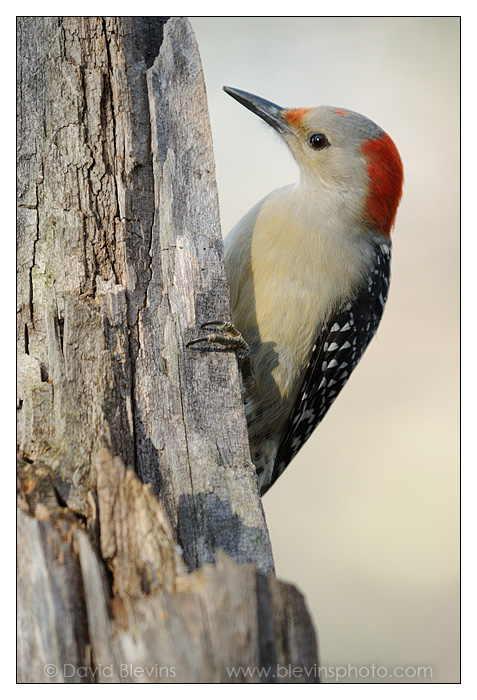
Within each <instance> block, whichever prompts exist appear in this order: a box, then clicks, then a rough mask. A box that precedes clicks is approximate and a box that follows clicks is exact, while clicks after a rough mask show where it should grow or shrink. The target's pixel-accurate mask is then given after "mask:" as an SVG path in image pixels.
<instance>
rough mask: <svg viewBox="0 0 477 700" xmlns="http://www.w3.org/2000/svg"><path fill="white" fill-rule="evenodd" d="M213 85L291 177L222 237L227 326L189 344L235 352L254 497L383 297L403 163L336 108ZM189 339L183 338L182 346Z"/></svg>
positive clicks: (371, 325)
mask: <svg viewBox="0 0 477 700" xmlns="http://www.w3.org/2000/svg"><path fill="white" fill-rule="evenodd" d="M224 90H225V91H226V92H227V93H228V94H229V95H230V96H231V97H233V98H234V99H236V100H237V101H238V102H240V103H241V104H242V105H244V106H245V107H247V109H249V110H251V111H252V112H254V113H255V114H257V115H258V116H259V117H261V118H262V119H263V120H264V121H265V122H266V123H267V124H269V125H270V126H271V127H273V129H275V130H276V131H277V132H278V134H280V136H281V137H282V138H283V140H284V141H285V143H286V144H287V146H288V147H289V149H290V151H291V153H292V155H293V156H294V158H295V160H296V162H297V164H298V166H299V173H300V176H299V181H298V182H297V183H296V184H293V185H288V186H285V187H281V188H280V189H277V190H275V191H273V192H271V193H270V194H269V195H267V196H266V197H264V198H263V199H262V200H261V201H259V202H258V204H256V205H255V206H254V207H253V208H252V209H251V210H250V211H249V212H248V213H247V214H245V216H244V217H243V218H242V219H241V220H240V221H239V222H238V224H237V225H236V226H235V227H234V228H233V229H232V231H231V232H230V233H229V235H228V236H227V238H226V239H225V262H226V268H227V275H228V279H229V284H230V291H231V304H232V323H220V322H218V321H215V322H209V323H205V324H204V327H205V326H210V325H217V329H216V330H217V332H214V333H211V334H210V335H208V336H206V337H204V338H199V339H197V340H196V341H192V342H199V341H201V340H206V341H208V342H219V343H222V344H225V345H230V346H234V347H236V348H238V349H239V352H240V353H242V356H243V354H244V352H245V353H246V357H247V360H248V365H247V363H242V366H245V365H247V367H248V370H244V371H243V375H244V381H243V386H244V401H245V413H246V418H247V424H248V431H249V439H250V449H251V456H252V461H253V462H254V464H255V467H256V470H257V475H258V484H259V489H260V492H261V494H262V495H263V494H264V493H265V492H266V491H267V490H268V489H269V488H270V486H271V485H272V484H273V483H274V482H275V481H276V480H277V478H278V477H279V476H280V474H282V472H283V471H284V469H285V468H286V467H287V465H288V464H289V463H290V461H291V460H292V459H293V457H294V456H295V455H296V453H297V452H298V450H299V449H300V448H301V447H302V446H303V444H304V443H305V442H306V440H307V439H308V438H309V437H310V435H311V434H312V432H313V431H314V429H315V428H316V427H317V426H318V424H319V423H320V422H321V421H322V419H323V417H324V416H325V414H326V412H327V411H328V409H329V408H330V406H331V404H332V403H333V401H334V400H335V399H336V397H337V395H338V394H339V392H340V391H341V389H342V388H343V386H344V385H345V383H346V382H347V380H348V379H349V377H350V374H351V373H352V371H353V369H354V368H355V367H356V365H357V364H358V362H359V360H360V358H361V356H362V355H363V353H364V351H365V349H366V347H367V346H368V344H369V342H370V341H371V339H372V338H373V336H374V334H375V333H376V330H377V327H378V324H379V322H380V320H381V316H382V313H383V310H384V306H385V303H386V299H387V295H388V289H389V281H390V262H391V239H390V234H391V229H392V227H393V225H394V220H395V216H396V211H397V208H398V204H399V201H400V199H401V194H402V184H403V167H402V162H401V158H400V156H399V153H398V150H397V148H396V146H395V145H394V143H393V141H392V140H391V138H390V137H389V136H388V135H387V134H386V133H385V132H384V131H383V130H382V129H381V128H380V127H379V126H377V124H375V123H374V122H372V121H371V120H370V119H368V118H366V117H364V116H362V115H361V114H358V113H356V112H352V111H351V110H349V109H342V108H338V107H328V106H327V107H314V108H296V109H288V108H284V107H280V106H279V105H277V104H274V103H272V102H269V101H268V100H265V99H263V98H261V97H257V96H256V95H252V94H250V93H247V92H244V91H242V90H237V89H235V88H230V87H224ZM190 344H192V343H190Z"/></svg>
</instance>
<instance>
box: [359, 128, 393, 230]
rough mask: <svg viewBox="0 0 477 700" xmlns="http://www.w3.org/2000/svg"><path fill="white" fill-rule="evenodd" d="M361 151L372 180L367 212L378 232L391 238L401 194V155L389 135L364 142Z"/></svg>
mask: <svg viewBox="0 0 477 700" xmlns="http://www.w3.org/2000/svg"><path fill="white" fill-rule="evenodd" d="M361 151H362V153H363V155H364V156H365V158H366V167H367V170H368V175H369V180H370V182H369V194H368V197H367V199H366V202H365V205H364V206H365V212H366V215H367V217H368V219H369V220H370V222H371V223H373V224H374V225H375V226H376V227H377V228H378V230H379V232H380V233H382V234H383V235H384V236H386V237H387V238H389V236H390V234H391V229H392V227H393V224H394V219H395V218H396V212H397V208H398V204H399V201H400V199H401V195H402V183H403V168H402V162H401V157H400V155H399V152H398V150H397V148H396V146H395V145H394V143H393V141H392V140H391V139H390V138H389V136H388V135H387V134H383V135H382V136H380V137H379V138H378V139H374V140H369V141H365V143H364V144H363V145H362V146H361Z"/></svg>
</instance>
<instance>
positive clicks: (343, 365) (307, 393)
mask: <svg viewBox="0 0 477 700" xmlns="http://www.w3.org/2000/svg"><path fill="white" fill-rule="evenodd" d="M374 249H375V260H374V262H375V264H374V267H373V269H372V270H371V272H370V274H369V277H368V279H367V281H366V283H365V284H364V285H363V287H362V288H361V289H360V291H359V292H358V294H357V296H356V298H355V299H354V300H351V301H350V302H348V303H347V304H346V306H345V308H344V309H341V310H340V311H338V312H337V313H336V314H334V315H333V317H332V318H331V319H330V320H329V321H328V323H327V324H326V326H325V327H324V328H322V329H321V330H320V333H319V335H318V337H317V340H316V343H315V346H314V348H313V350H312V353H311V358H310V362H309V364H308V366H307V368H306V370H305V373H304V376H303V381H302V384H301V388H300V392H299V394H298V400H297V402H296V404H295V409H294V411H293V412H292V414H291V415H290V417H289V419H288V421H287V423H286V424H285V429H284V431H283V436H282V439H281V442H280V445H279V448H278V451H277V457H276V460H275V465H274V468H273V472H272V478H271V481H270V483H268V484H266V485H264V489H263V491H262V495H263V494H264V493H265V492H266V491H267V490H268V489H269V488H270V486H272V484H273V483H274V482H275V481H276V480H277V479H278V477H279V476H280V474H282V472H283V471H284V470H285V469H286V467H287V466H288V464H289V463H290V462H291V460H292V459H293V457H294V456H295V455H296V453H297V452H298V451H299V450H300V449H301V447H302V446H303V445H304V443H305V442H306V441H307V440H308V438H309V437H310V435H311V434H312V432H313V431H314V429H315V428H316V427H317V426H318V425H319V423H320V422H321V421H322V420H323V418H324V416H325V414H326V412H327V411H328V409H329V408H330V406H331V404H332V403H333V401H334V400H335V398H336V397H337V396H338V394H339V392H340V391H341V389H342V388H343V387H344V385H345V384H346V382H347V381H348V379H349V377H350V375H351V373H352V371H353V370H354V368H355V367H356V365H357V364H358V362H359V360H360V359H361V357H362V355H363V353H364V351H365V350H366V348H367V346H368V345H369V343H370V341H371V339H372V338H373V336H374V334H375V333H376V330H377V328H378V325H379V322H380V320H381V316H382V314H383V310H384V305H385V303H386V299H387V295H388V289H389V275H390V264H391V248H390V245H389V244H388V243H375V245H374Z"/></svg>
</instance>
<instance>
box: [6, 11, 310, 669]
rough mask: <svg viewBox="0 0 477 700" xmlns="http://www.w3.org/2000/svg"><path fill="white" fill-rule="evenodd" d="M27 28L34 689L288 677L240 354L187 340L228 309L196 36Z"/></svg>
mask: <svg viewBox="0 0 477 700" xmlns="http://www.w3.org/2000/svg"><path fill="white" fill-rule="evenodd" d="M17 26H18V52H19V53H18V71H19V73H18V106H19V126H18V131H19V139H18V192H19V195H18V212H19V213H18V295H17V299H18V315H17V318H18V335H17V339H18V358H19V359H18V403H17V415H18V436H19V467H18V494H19V497H18V503H19V511H18V608H19V615H18V630H19V633H18V659H19V664H18V678H19V681H20V682H60V683H63V682H64V683H69V682H73V683H84V682H86V683H102V682H108V683H109V682H126V683H132V682H185V681H187V682H197V681H203V682H287V678H288V677H284V678H279V677H277V675H276V674H275V677H274V678H275V679H274V680H273V679H272V678H273V676H272V670H271V669H272V668H275V667H276V664H282V663H283V664H284V665H285V664H290V663H292V662H293V663H295V661H296V662H297V663H298V662H301V663H302V665H305V664H306V665H307V668H308V667H310V668H312V667H313V664H316V642H315V636H314V631H313V627H312V624H311V621H310V618H309V615H308V612H307V610H306V607H305V604H304V601H303V598H302V596H301V595H300V594H299V593H298V592H297V591H296V590H295V589H294V588H293V587H292V586H289V585H286V584H283V583H280V582H278V581H277V580H276V579H275V578H274V576H273V572H274V565H273V558H272V552H271V546H270V540H269V537H268V532H267V527H266V522H265V518H264V514H263V509H262V505H261V501H260V498H259V495H258V490H257V480H256V475H255V470H254V467H253V465H252V464H251V462H250V454H249V447H248V437H247V431H246V423H245V418H244V412H243V405H242V397H241V392H240V385H239V377H238V369H237V361H236V357H235V355H234V353H231V352H228V351H223V350H216V349H214V348H212V347H209V348H207V347H205V348H193V349H187V348H186V343H187V341H188V340H190V339H191V338H192V337H194V335H195V334H196V333H197V332H198V329H199V326H200V324H201V323H202V322H204V321H207V320H211V319H215V318H224V319H225V320H228V319H229V318H230V309H229V302H228V285H227V280H226V275H225V267H224V262H223V248H222V241H221V236H220V227H219V216H218V203H217V187H216V183H215V170H214V161H213V155H212V140H211V134H210V125H209V120H208V114H207V103H206V95H205V89H204V82H203V76H202V69H201V65H200V57H199V53H198V49H197V45H196V42H195V38H194V35H193V33H192V30H191V28H190V25H189V23H188V21H187V20H186V19H184V18H172V19H167V18H158V17H124V18H120V17H62V18H58V17H21V18H18V25H17ZM49 665H50V666H51V667H54V668H56V673H50V671H49V670H48V669H47V667H48V668H50V666H49ZM240 666H243V668H244V669H245V668H250V669H252V670H249V671H244V670H242V671H240V670H238V671H237V672H235V671H230V669H232V668H235V667H237V668H238V667H240ZM255 667H257V668H260V669H261V668H262V667H263V668H266V669H269V671H267V673H266V674H265V675H263V674H262V677H260V675H257V674H255V675H254V673H253V669H254V668H255ZM139 668H142V669H145V670H144V672H143V673H142V674H141V672H138V669H139ZM161 669H164V670H162V671H161ZM288 680H290V678H288ZM315 681H316V676H315V677H314V676H313V673H312V671H310V672H309V674H308V675H303V677H301V678H300V679H298V680H297V679H296V678H295V679H291V680H290V682H315Z"/></svg>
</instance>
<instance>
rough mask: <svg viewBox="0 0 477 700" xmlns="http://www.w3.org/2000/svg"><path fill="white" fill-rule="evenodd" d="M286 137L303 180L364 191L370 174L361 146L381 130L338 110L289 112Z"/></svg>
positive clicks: (355, 116) (360, 117)
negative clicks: (368, 173)
mask: <svg viewBox="0 0 477 700" xmlns="http://www.w3.org/2000/svg"><path fill="white" fill-rule="evenodd" d="M283 116H284V119H285V120H286V123H287V125H288V126H289V128H290V132H291V133H290V132H286V133H284V134H283V138H284V139H285V141H286V142H287V144H288V146H289V148H290V150H291V151H292V153H293V155H294V157H295V160H296V161H297V163H298V165H299V166H300V171H301V175H302V178H303V179H305V180H314V181H316V182H321V183H322V184H323V185H325V186H327V187H331V188H334V189H338V190H341V189H349V188H350V187H352V188H353V189H358V190H360V191H361V190H363V191H364V190H365V189H366V183H367V180H368V175H367V171H366V161H365V158H364V156H363V154H362V153H361V150H360V149H361V146H362V145H363V143H364V142H365V141H366V140H368V139H374V138H378V137H379V136H380V135H382V133H383V132H382V130H381V129H380V128H379V127H378V126H376V124H374V123H373V122H371V121H370V120H368V119H366V117H363V116H361V115H360V114H356V113H355V112H350V111H349V110H342V109H338V108H336V107H314V108H312V109H308V110H305V109H304V110H302V109H298V110H286V111H284V112H283Z"/></svg>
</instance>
